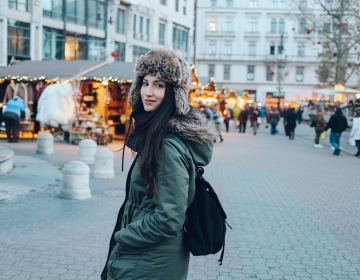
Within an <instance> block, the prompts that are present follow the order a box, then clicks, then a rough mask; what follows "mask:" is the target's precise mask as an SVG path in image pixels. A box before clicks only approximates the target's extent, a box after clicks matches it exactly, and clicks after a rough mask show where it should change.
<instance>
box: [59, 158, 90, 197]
mask: <svg viewBox="0 0 360 280" xmlns="http://www.w3.org/2000/svg"><path fill="white" fill-rule="evenodd" d="M62 173H63V187H62V189H61V192H60V197H62V198H69V199H85V198H89V197H91V192H90V188H89V174H90V168H89V166H88V165H87V164H86V163H83V162H82V161H78V160H74V161H70V162H69V163H67V164H65V165H64V167H63V169H62Z"/></svg>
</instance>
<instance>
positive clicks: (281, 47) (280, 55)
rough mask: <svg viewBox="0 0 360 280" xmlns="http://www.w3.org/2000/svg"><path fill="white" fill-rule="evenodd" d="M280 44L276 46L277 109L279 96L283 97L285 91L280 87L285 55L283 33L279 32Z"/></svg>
mask: <svg viewBox="0 0 360 280" xmlns="http://www.w3.org/2000/svg"><path fill="white" fill-rule="evenodd" d="M280 38H281V39H280V45H279V48H278V59H277V62H278V76H277V78H278V87H277V92H276V95H277V98H278V109H280V97H284V96H285V93H284V92H283V91H282V87H281V80H282V78H283V76H284V74H283V69H284V64H285V60H286V59H285V55H283V51H284V45H283V43H284V33H281V37H280Z"/></svg>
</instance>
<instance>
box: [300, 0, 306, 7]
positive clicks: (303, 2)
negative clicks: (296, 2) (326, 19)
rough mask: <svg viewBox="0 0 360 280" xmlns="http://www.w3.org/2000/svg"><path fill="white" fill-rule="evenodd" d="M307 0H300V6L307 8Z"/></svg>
mask: <svg viewBox="0 0 360 280" xmlns="http://www.w3.org/2000/svg"><path fill="white" fill-rule="evenodd" d="M306 2H307V0H300V8H302V9H306V4H307V3H306Z"/></svg>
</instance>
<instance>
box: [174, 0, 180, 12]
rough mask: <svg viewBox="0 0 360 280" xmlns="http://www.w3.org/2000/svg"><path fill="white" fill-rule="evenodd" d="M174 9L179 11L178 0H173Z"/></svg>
mask: <svg viewBox="0 0 360 280" xmlns="http://www.w3.org/2000/svg"><path fill="white" fill-rule="evenodd" d="M175 11H176V12H178V11H179V0H175Z"/></svg>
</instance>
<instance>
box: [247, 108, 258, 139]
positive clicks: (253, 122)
mask: <svg viewBox="0 0 360 280" xmlns="http://www.w3.org/2000/svg"><path fill="white" fill-rule="evenodd" d="M259 116H260V110H259V109H258V108H257V107H256V105H254V106H251V107H250V113H249V119H250V124H251V126H252V128H253V134H254V135H256V130H257V126H258V123H257V118H258V117H259Z"/></svg>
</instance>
